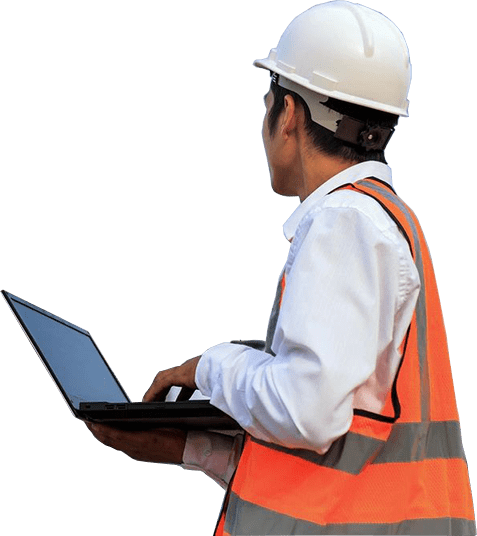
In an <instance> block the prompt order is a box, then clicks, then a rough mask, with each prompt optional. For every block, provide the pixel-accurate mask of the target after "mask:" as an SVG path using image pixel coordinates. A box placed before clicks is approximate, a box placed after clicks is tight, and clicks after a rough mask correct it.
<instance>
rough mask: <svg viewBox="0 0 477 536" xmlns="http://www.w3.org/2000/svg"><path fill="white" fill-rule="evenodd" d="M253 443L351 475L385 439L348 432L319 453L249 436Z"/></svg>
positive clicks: (381, 445)
mask: <svg viewBox="0 0 477 536" xmlns="http://www.w3.org/2000/svg"><path fill="white" fill-rule="evenodd" d="M251 440H252V441H253V442H254V443H258V444H260V445H263V446H265V447H268V448H271V449H273V450H277V451H279V452H284V453H286V454H289V455H291V456H294V457H296V458H300V459H302V460H306V461H308V462H311V463H314V464H315V465H320V466H322V467H332V468H333V469H336V470H337V471H343V472H345V473H350V474H353V475H358V474H359V473H360V472H361V471H362V469H363V467H364V466H365V465H366V463H367V462H368V460H372V459H374V458H375V456H376V455H377V453H378V452H379V449H381V448H383V447H384V445H385V443H386V442H385V441H380V440H378V439H374V438H372V437H367V436H362V435H359V434H354V433H353V432H348V433H347V434H345V435H344V436H342V437H340V438H339V439H337V440H336V441H335V442H334V443H333V444H332V445H331V447H330V449H329V450H328V452H326V453H325V454H323V455H321V454H318V453H317V452H315V451H313V450H306V449H289V448H287V447H282V446H280V445H275V444H271V443H266V442H264V441H260V440H259V439H256V438H251Z"/></svg>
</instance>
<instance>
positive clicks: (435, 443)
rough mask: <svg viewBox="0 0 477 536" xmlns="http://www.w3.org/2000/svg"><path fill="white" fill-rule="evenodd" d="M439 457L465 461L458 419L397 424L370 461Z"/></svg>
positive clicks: (415, 460)
mask: <svg viewBox="0 0 477 536" xmlns="http://www.w3.org/2000/svg"><path fill="white" fill-rule="evenodd" d="M440 458H443V459H461V460H465V453H464V447H463V444H462V434H461V430H460V424H459V422H458V421H439V422H422V423H396V424H394V425H393V429H392V432H391V435H390V436H389V439H388V441H387V442H386V445H385V446H384V448H383V449H382V450H381V452H380V453H379V454H378V456H377V457H376V459H375V460H374V461H373V463H375V464H382V463H410V462H417V461H421V460H435V459H440Z"/></svg>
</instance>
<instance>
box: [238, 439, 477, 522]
mask: <svg viewBox="0 0 477 536" xmlns="http://www.w3.org/2000/svg"><path fill="white" fill-rule="evenodd" d="M283 456H284V455H283V453H281V452H278V451H275V450H273V449H270V448H268V447H266V446H264V445H260V444H257V443H253V442H249V443H248V445H247V448H246V449H245V451H244V454H243V460H242V463H241V469H240V470H239V471H237V474H236V476H235V485H234V488H235V490H234V491H235V492H236V493H237V494H238V495H239V496H240V497H241V498H242V499H243V500H246V501H249V502H252V503H255V504H257V505H259V506H262V507H264V508H268V509H269V510H273V511H275V512H279V513H281V514H285V515H290V516H292V517H297V518H299V519H304V520H306V521H310V522H312V523H317V524H328V523H330V524H334V523H370V522H376V523H396V522H399V521H402V520H404V519H420V518H433V517H457V518H463V519H473V518H474V513H473V506H472V497H471V494H470V485H469V481H468V477H467V466H466V464H465V461H464V460H444V459H435V460H425V461H423V462H418V463H392V464H376V465H369V466H368V467H367V468H366V470H365V471H363V472H362V473H361V474H360V475H357V476H354V475H351V474H348V473H344V472H341V471H336V470H335V469H333V468H329V467H320V466H316V465H314V464H313V463H311V462H308V461H306V460H303V459H301V458H296V457H293V456H289V455H286V463H283V462H284V460H283ZM244 468H246V469H245V470H244ZM256 475H260V477H259V478H257V476H256ZM357 489H361V490H365V496H363V495H362V494H359V493H357V492H356V490H357ZM290 490H293V493H290ZM310 490H313V491H312V492H311V491H310ZM284 497H286V500H284Z"/></svg>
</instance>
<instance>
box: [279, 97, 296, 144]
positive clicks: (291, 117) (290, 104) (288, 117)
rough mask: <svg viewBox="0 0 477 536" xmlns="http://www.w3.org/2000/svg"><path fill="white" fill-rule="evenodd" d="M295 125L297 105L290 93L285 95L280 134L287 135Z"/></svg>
mask: <svg viewBox="0 0 477 536" xmlns="http://www.w3.org/2000/svg"><path fill="white" fill-rule="evenodd" d="M296 126H297V105H296V102H295V99H294V98H293V97H292V96H291V95H285V109H284V113H283V119H282V121H281V129H280V131H281V133H282V135H284V136H286V137H289V135H290V133H291V132H292V131H294V130H295V128H296Z"/></svg>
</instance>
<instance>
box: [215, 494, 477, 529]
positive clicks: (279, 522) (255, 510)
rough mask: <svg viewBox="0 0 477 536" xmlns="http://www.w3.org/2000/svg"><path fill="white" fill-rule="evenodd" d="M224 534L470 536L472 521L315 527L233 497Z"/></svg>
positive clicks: (473, 527) (415, 521) (406, 521)
mask: <svg viewBox="0 0 477 536" xmlns="http://www.w3.org/2000/svg"><path fill="white" fill-rule="evenodd" d="M225 530H226V532H228V533H229V534H232V535H233V536H238V535H242V536H243V535H248V536H258V535H261V536H263V534H275V535H290V534H296V535H305V534H308V535H311V534H335V535H336V534H363V535H364V534H367V535H369V534H421V535H424V534H432V535H434V536H438V535H441V534H442V535H445V536H449V535H450V534H452V536H471V535H472V536H474V535H475V534H476V527H475V522H474V521H469V520H467V519H456V518H442V519H411V520H405V521H402V522H400V523H356V524H334V525H317V524H315V523H310V522H309V521H304V520H301V519H295V518H293V517H290V516H287V515H284V514H279V513H277V512H273V511H271V510H268V509H266V508H263V507H261V506H258V505H256V504H252V503H250V502H247V501H244V500H242V499H240V498H239V497H238V496H237V495H236V494H235V493H232V494H231V495H230V501H229V506H228V511H227V519H226V521H225Z"/></svg>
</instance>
